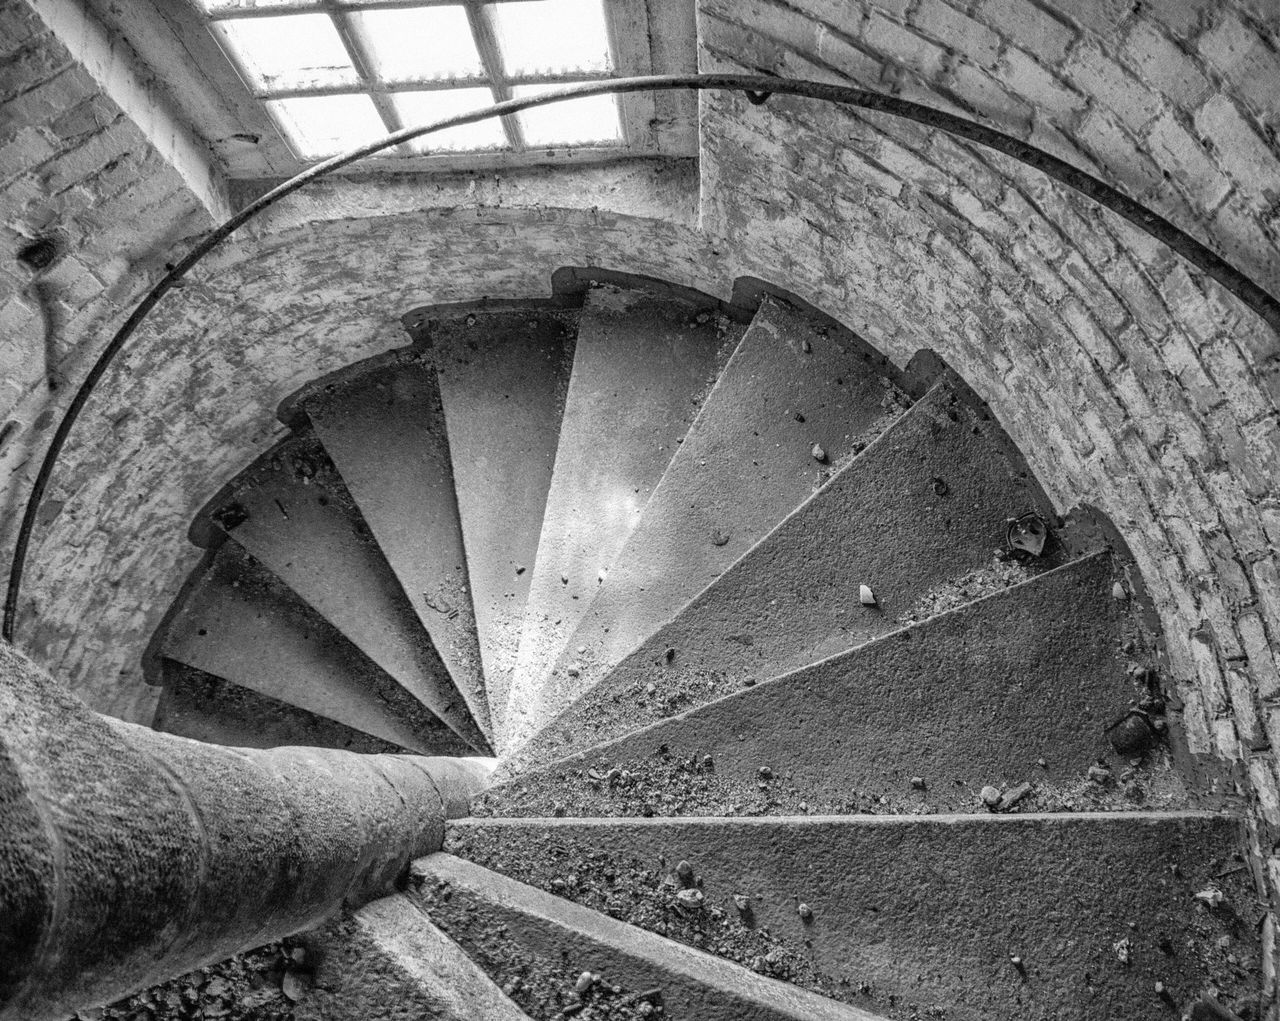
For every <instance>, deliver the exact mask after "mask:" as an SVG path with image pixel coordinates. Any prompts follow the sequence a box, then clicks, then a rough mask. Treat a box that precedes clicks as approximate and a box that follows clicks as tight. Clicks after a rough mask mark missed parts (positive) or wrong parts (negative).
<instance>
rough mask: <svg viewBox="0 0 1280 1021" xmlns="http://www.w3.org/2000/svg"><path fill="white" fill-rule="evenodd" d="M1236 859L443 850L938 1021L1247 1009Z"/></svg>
mask: <svg viewBox="0 0 1280 1021" xmlns="http://www.w3.org/2000/svg"><path fill="white" fill-rule="evenodd" d="M1244 848H1245V832H1244V826H1243V823H1242V822H1241V821H1240V820H1236V819H1231V818H1227V817H1225V816H1217V815H1209V814H1206V813H1178V814H1161V813H1145V812H1144V813H1103V812H1099V813H1093V814H1077V813H1062V814H1043V815H1030V816H1017V815H1014V816H974V815H963V816H928V817H909V816H908V817H904V816H863V817H852V818H850V817H844V818H815V817H810V816H802V817H793V818H770V819H735V820H725V819H680V820H667V819H628V820H609V819H595V820H574V819H543V820H527V821H521V820H506V821H504V820H491V821H484V820H459V821H457V822H455V823H453V824H451V825H450V829H449V832H448V835H447V836H446V842H445V850H446V852H448V853H450V854H454V855H458V856H461V857H465V858H468V859H470V860H471V861H472V862H473V863H474V864H472V865H470V866H468V867H469V868H470V869H473V870H476V872H477V873H479V874H481V875H483V874H484V873H483V869H482V868H481V867H483V868H484V869H493V870H495V871H497V872H500V873H502V874H504V875H506V876H508V877H510V879H511V880H514V881H519V882H520V883H527V884H531V885H533V886H535V887H538V888H539V889H541V890H544V891H551V890H554V891H555V892H556V893H558V894H559V895H560V896H561V897H562V898H567V900H561V901H560V903H562V904H565V905H566V907H564V908H562V909H560V910H562V911H564V912H565V913H568V912H569V911H570V910H576V911H584V910H588V909H594V910H598V911H604V912H608V913H609V914H611V915H612V916H613V917H614V918H616V919H618V922H616V923H614V924H621V923H630V924H632V925H636V926H641V927H644V928H646V929H651V930H653V931H655V932H660V933H662V934H663V935H664V936H666V937H667V938H669V939H671V940H679V941H682V942H684V943H687V944H690V945H692V946H696V947H701V948H703V949H705V950H708V951H711V952H714V953H716V954H719V955H722V956H723V957H724V958H726V959H728V960H731V961H734V962H737V963H738V964H740V965H743V966H746V967H753V968H756V969H758V970H759V971H760V972H762V973H763V974H766V975H774V976H777V977H780V978H786V979H787V980H788V981H790V982H793V983H795V984H797V986H800V987H804V988H808V989H810V990H813V991H816V992H820V993H822V994H824V995H827V996H831V997H835V998H839V999H842V1000H846V1001H848V1002H851V1003H854V1004H857V1005H859V1006H862V1007H864V1008H866V1009H868V1010H876V1011H883V1012H885V1013H892V1015H893V1016H894V1017H903V1018H906V1017H945V1018H947V1021H990V1019H993V1018H999V1019H1008V1021H1013V1019H1017V1021H1097V1019H1100V1018H1115V1019H1120V1018H1124V1019H1125V1021H1143V1019H1153V1021H1155V1019H1164V1018H1170V1017H1178V1016H1179V1008H1181V1010H1183V1011H1185V1010H1186V1009H1187V1007H1188V1006H1189V1004H1190V1002H1191V1001H1192V1000H1193V999H1195V998H1196V997H1197V996H1198V995H1200V993H1201V992H1202V991H1203V990H1204V989H1206V988H1209V987H1215V988H1217V989H1218V990H1220V991H1221V993H1222V994H1223V996H1224V998H1226V999H1227V1000H1228V1002H1230V1000H1231V999H1237V998H1239V997H1243V996H1245V995H1249V994H1254V993H1256V991H1257V990H1256V989H1255V988H1252V987H1253V985H1254V981H1255V977H1256V975H1257V974H1258V968H1259V967H1260V947H1259V938H1258V923H1259V922H1260V921H1261V918H1262V913H1263V908H1264V905H1262V904H1260V903H1259V901H1258V900H1257V891H1256V888H1255V884H1254V878H1253V876H1252V874H1251V873H1250V871H1249V870H1248V868H1247V867H1246V866H1245V860H1246V859H1245V857H1244ZM682 862H685V863H687V868H682V867H681V864H680V863H682ZM686 877H687V878H686ZM455 889H456V887H455ZM1214 891H1216V893H1215V892H1214ZM1219 895H1220V896H1219ZM455 897H456V894H455ZM482 897H483V895H482V894H473V893H472V892H471V885H470V883H468V884H467V887H466V895H465V897H464V899H463V901H462V904H460V905H457V906H456V907H452V908H450V911H451V912H454V913H457V912H459V911H460V910H461V908H462V905H465V904H468V903H473V902H477V901H481V900H482ZM736 898H742V900H740V901H739V900H737V899H736ZM570 901H572V902H574V903H570ZM739 904H742V905H743V907H739ZM801 905H804V909H802V908H801ZM482 911H483V912H484V913H483V914H481V915H480V917H486V916H487V915H488V911H487V908H486V909H482ZM545 913H546V914H551V913H552V909H551V908H547V909H545ZM455 938H457V937H455ZM570 960H571V961H572V960H574V958H573V957H570ZM584 967H594V966H593V965H590V964H587V965H584ZM596 970H601V971H603V969H596ZM1157 983H1160V985H1159V986H1157Z"/></svg>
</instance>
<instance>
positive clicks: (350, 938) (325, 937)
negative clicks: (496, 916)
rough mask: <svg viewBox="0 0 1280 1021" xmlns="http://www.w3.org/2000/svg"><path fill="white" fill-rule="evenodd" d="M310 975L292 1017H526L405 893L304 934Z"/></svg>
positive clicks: (480, 1020) (308, 1020) (336, 1020)
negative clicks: (309, 981)
mask: <svg viewBox="0 0 1280 1021" xmlns="http://www.w3.org/2000/svg"><path fill="white" fill-rule="evenodd" d="M301 942H302V945H303V947H304V949H305V951H306V961H307V964H308V966H309V967H311V968H313V969H314V972H313V976H314V977H313V981H312V982H311V984H310V985H309V986H308V987H307V988H306V989H305V993H304V995H303V996H301V997H300V998H299V1001H298V1003H297V1004H296V1005H295V1006H294V1008H293V1019H294V1021H373V1019H375V1018H376V1019H377V1021H422V1019H424V1018H430V1019H432V1021H528V1015H527V1014H525V1013H524V1012H523V1011H522V1010H520V1008H519V1007H517V1006H516V1005H515V1003H513V1002H512V1001H511V1000H510V999H509V998H508V997H506V996H505V995H503V992H502V990H501V989H499V988H498V987H497V986H496V985H494V983H493V981H492V980H491V979H490V978H489V976H487V975H486V974H485V973H484V972H483V971H482V970H481V969H480V968H479V967H478V966H477V965H476V964H475V963H474V962H473V961H472V960H471V958H469V957H468V956H467V955H466V954H465V953H463V951H462V949H461V948H460V947H459V946H458V945H457V944H456V943H454V942H453V941H452V940H451V939H449V937H447V936H445V935H444V933H442V932H441V931H440V930H439V929H437V928H436V927H435V926H434V925H432V924H431V922H430V920H429V919H428V918H427V917H426V916H425V915H424V914H423V913H422V912H421V911H419V910H418V909H417V908H416V907H415V906H414V905H413V904H412V903H411V902H410V901H409V900H408V899H407V898H405V897H402V896H400V895H398V894H397V895H395V896H392V897H385V898H383V899H381V900H375V901H372V902H371V903H369V904H366V905H365V906H364V907H362V908H360V909H359V910H358V911H354V912H351V913H350V914H343V915H342V916H341V917H340V918H338V919H336V920H335V921H333V922H331V923H330V924H328V925H326V926H325V927H323V928H322V929H318V930H315V931H313V932H310V933H307V934H306V935H304V936H303V937H302V938H301Z"/></svg>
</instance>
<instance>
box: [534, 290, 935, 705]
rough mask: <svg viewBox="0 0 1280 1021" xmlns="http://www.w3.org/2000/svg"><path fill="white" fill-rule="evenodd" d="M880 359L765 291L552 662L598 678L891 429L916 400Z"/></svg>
mask: <svg viewBox="0 0 1280 1021" xmlns="http://www.w3.org/2000/svg"><path fill="white" fill-rule="evenodd" d="M885 368H889V369H890V371H892V370H891V367H887V366H885V365H884V362H883V359H882V358H877V357H876V356H875V355H874V354H873V352H871V350H870V349H869V348H868V347H867V346H866V345H865V344H864V343H862V342H861V341H860V340H859V339H858V338H857V337H855V336H853V335H852V334H850V333H848V331H845V330H842V329H840V328H839V327H837V326H836V325H835V324H832V323H829V322H825V321H820V320H818V319H816V318H815V317H813V316H810V315H806V314H804V313H801V312H798V311H796V310H795V309H792V308H791V307H790V306H788V305H785V304H783V303H782V302H780V301H778V300H777V299H774V298H766V299H765V300H764V302H763V303H762V304H761V306H760V309H759V311H758V312H757V313H756V316H755V318H754V320H753V321H752V323H751V326H750V327H749V328H748V329H747V332H746V333H745V335H744V336H743V338H742V341H741V342H740V343H739V344H738V348H737V350H736V351H734V353H733V357H732V358H730V359H729V363H728V365H727V366H725V370H724V372H722V373H721V374H720V378H719V379H718V380H716V384H715V387H714V389H713V390H712V391H711V394H710V396H709V397H708V398H707V400H706V403H705V404H703V406H702V410H701V411H700V412H699V413H698V417H697V419H696V420H695V421H694V423H693V425H692V427H691V428H690V429H689V432H688V435H686V436H685V438H684V442H683V443H681V444H680V446H679V448H678V449H677V451H676V455H675V457H674V458H673V459H672V461H671V464H670V465H668V466H667V470H666V473H665V474H664V475H663V476H662V480H661V481H660V482H659V483H658V486H657V488H656V489H655V490H654V493H653V496H652V497H650V499H649V502H648V504H646V505H645V508H644V513H643V515H642V516H641V518H640V522H639V524H637V525H636V528H635V531H633V532H632V533H631V535H630V537H629V538H628V539H627V541H626V544H625V545H624V546H623V548H622V551H621V552H620V553H619V554H618V557H617V560H616V561H615V563H614V566H613V568H612V569H611V570H610V572H609V576H608V578H607V579H606V580H605V582H604V584H603V585H601V586H600V592H599V594H598V595H597V596H596V598H595V601H594V602H593V603H592V604H591V608H590V610H589V611H588V612H587V614H586V615H585V616H584V617H583V620H582V623H581V624H579V625H578V628H577V631H576V632H575V634H574V635H573V636H572V637H571V638H570V639H569V640H568V643H567V645H566V647H565V650H564V652H563V653H562V654H561V657H560V661H559V662H558V663H557V664H556V668H557V669H558V670H561V671H566V670H567V669H568V668H569V667H570V666H572V667H574V668H576V669H577V670H578V671H579V674H580V678H581V680H582V682H583V684H584V686H585V685H590V684H592V683H594V682H595V681H597V680H599V679H600V678H601V677H603V676H604V674H605V673H606V672H607V671H608V670H609V669H610V668H611V667H613V666H614V665H616V664H617V663H618V662H619V661H621V660H622V659H623V658H624V657H625V656H626V654H627V653H629V652H630V651H631V650H632V649H634V648H635V647H636V646H637V645H639V644H640V643H641V642H643V641H644V640H645V639H646V638H648V637H649V636H650V635H651V634H652V633H653V632H654V631H656V630H657V629H658V628H659V627H661V626H662V624H664V623H665V622H666V621H668V620H670V619H671V617H672V616H673V615H674V614H675V613H676V611H677V610H679V609H680V607H682V606H683V605H684V604H685V603H687V602H688V601H689V600H690V599H692V598H693V597H694V596H696V595H697V594H698V593H699V592H701V591H702V590H703V589H704V588H706V587H707V586H708V585H710V584H711V583H712V582H714V581H715V580H716V579H717V578H718V577H720V575H721V574H723V573H724V572H725V571H726V570H727V569H728V568H729V567H730V566H731V565H732V564H733V562H734V561H735V560H737V559H738V558H739V557H741V556H742V555H743V554H744V553H746V552H747V550H749V549H750V548H751V547H752V546H753V545H755V543H756V542H757V541H759V540H760V539H761V538H762V537H763V536H765V535H766V534H767V533H768V532H769V531H770V530H771V529H772V528H773V527H774V526H775V525H777V524H778V522H780V521H781V520H782V519H783V518H785V517H786V516H787V515H788V514H790V513H791V512H792V511H793V510H795V508H796V507H798V506H799V505H800V504H801V503H803V502H804V501H805V500H806V499H807V498H808V497H810V496H812V495H813V493H814V491H815V490H816V489H817V488H818V487H819V486H820V485H821V484H822V483H823V482H825V481H826V480H827V479H828V478H830V476H831V474H832V473H833V472H834V471H836V470H838V468H839V467H840V466H841V465H843V464H845V463H847V462H848V461H849V460H851V459H852V458H853V457H854V456H856V455H857V454H858V453H860V452H861V451H862V450H863V449H864V448H865V447H866V446H867V445H868V444H869V443H870V442H871V441H872V440H873V439H875V438H876V437H877V436H879V435H880V434H881V433H882V432H884V430H885V429H886V428H887V427H888V426H889V425H890V424H891V423H892V422H893V421H894V420H895V419H896V418H897V417H898V416H899V415H901V414H902V412H903V411H904V410H905V409H906V408H907V407H909V406H910V404H911V400H910V398H909V397H907V396H906V394H905V393H903V392H902V391H900V390H898V389H897V388H896V387H895V386H894V385H893V383H892V382H891V381H890V380H889V379H888V378H887V377H886V376H885V375H883V370H884V369H885ZM815 448H817V450H816V452H817V453H820V454H821V455H822V457H821V458H818V457H815V456H814V454H815ZM579 650H581V651H579Z"/></svg>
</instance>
